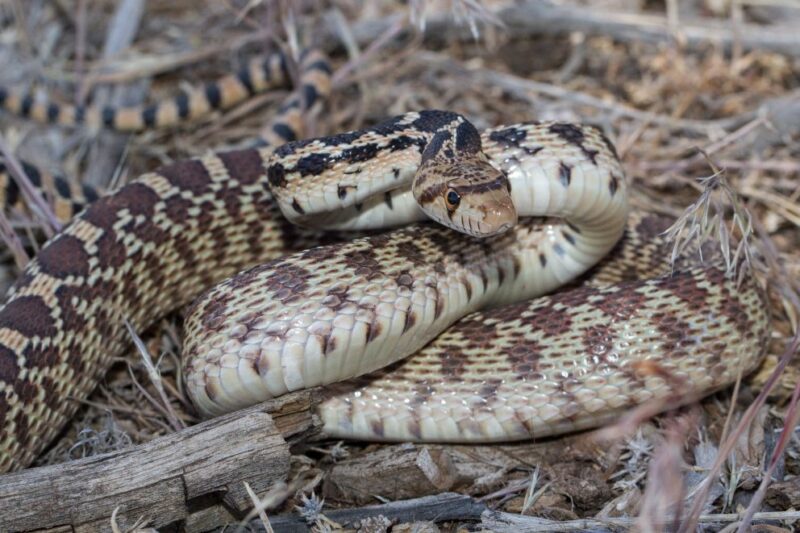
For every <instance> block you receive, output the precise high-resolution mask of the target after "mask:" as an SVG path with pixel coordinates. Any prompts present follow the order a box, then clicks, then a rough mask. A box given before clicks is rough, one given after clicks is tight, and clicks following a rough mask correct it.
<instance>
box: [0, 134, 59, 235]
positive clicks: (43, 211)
mask: <svg viewBox="0 0 800 533" xmlns="http://www.w3.org/2000/svg"><path fill="white" fill-rule="evenodd" d="M0 155H2V156H3V159H4V161H5V164H6V168H7V169H8V171H9V172H10V173H11V176H12V177H13V178H14V180H15V181H16V182H17V185H19V188H20V191H22V196H23V198H25V203H26V205H28V206H30V208H31V210H32V211H33V213H34V214H35V215H37V216H38V218H39V219H40V220H41V221H42V222H43V223H42V231H44V234H45V236H46V237H47V238H48V239H49V238H51V237H52V236H53V235H54V234H55V232H56V231H59V230H60V229H61V223H60V222H59V221H58V219H57V218H56V216H55V215H54V214H53V210H52V209H50V205H49V204H48V203H47V202H46V201H45V200H44V198H42V195H41V194H40V193H39V191H38V189H37V188H36V187H34V186H33V184H32V183H31V180H30V179H29V178H28V175H27V174H26V173H25V171H24V170H23V168H22V165H20V163H19V161H18V160H17V158H16V157H15V156H14V154H12V153H11V150H9V148H8V144H6V141H5V139H3V137H2V136H0Z"/></svg>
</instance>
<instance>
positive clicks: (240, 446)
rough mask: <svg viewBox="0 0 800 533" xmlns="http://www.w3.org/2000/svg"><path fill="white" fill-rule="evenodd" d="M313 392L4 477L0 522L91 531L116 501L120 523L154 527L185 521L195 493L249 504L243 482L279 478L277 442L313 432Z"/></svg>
mask: <svg viewBox="0 0 800 533" xmlns="http://www.w3.org/2000/svg"><path fill="white" fill-rule="evenodd" d="M314 394H315V391H313V390H312V391H303V392H302V393H300V394H289V395H287V396H283V397H281V398H280V399H277V400H272V401H269V402H265V403H262V404H259V405H257V406H254V407H251V408H248V409H244V410H242V411H237V412H236V413H231V414H230V415H225V416H223V417H219V418H215V419H213V420H209V421H206V422H203V423H201V424H198V425H196V426H193V427H191V428H187V429H185V430H183V431H180V432H178V433H173V434H170V435H166V436H164V437H160V438H157V439H154V440H152V441H150V442H148V443H146V444H142V445H139V446H134V447H132V448H128V449H127V450H123V451H120V452H114V453H109V454H104V455H98V456H94V457H90V458H86V459H79V460H76V461H72V462H67V463H63V464H59V465H53V466H47V467H42V468H33V469H29V470H24V471H22V472H17V473H13V474H6V475H4V476H2V482H0V517H2V518H1V519H0V521H1V522H2V523H1V524H0V529H2V530H4V531H7V530H12V531H16V530H28V529H40V528H53V527H63V526H71V527H73V528H77V529H80V528H81V527H83V528H85V529H86V530H94V529H93V528H100V527H102V526H103V525H104V524H107V521H108V519H109V517H110V516H111V513H112V512H113V510H114V509H115V508H117V507H120V509H121V511H120V513H119V516H118V520H119V521H120V524H121V525H124V526H125V527H130V526H131V525H132V524H133V523H134V522H135V521H136V520H138V519H139V518H140V517H141V516H147V517H148V518H150V523H151V525H152V526H153V527H159V526H161V525H165V524H169V523H172V522H175V521H177V520H183V519H185V518H186V517H187V516H188V514H189V509H190V507H194V506H195V505H197V503H196V502H199V500H198V499H199V498H201V497H208V498H210V499H209V500H208V501H206V500H202V505H203V506H209V505H217V504H219V503H221V502H220V498H221V500H222V501H223V502H225V503H226V504H227V505H228V506H230V507H232V508H234V509H238V510H240V511H244V510H245V509H247V508H249V507H250V506H251V503H250V498H249V496H248V495H247V491H246V489H245V487H244V485H243V482H244V481H247V482H248V483H249V484H250V486H251V487H252V489H253V490H254V491H256V492H263V491H266V490H267V489H268V488H269V487H271V486H272V485H273V484H275V483H276V482H279V481H283V480H284V479H285V478H286V476H287V475H288V473H289V459H290V453H289V445H288V444H287V442H286V440H285V439H286V438H290V439H292V440H294V439H298V440H299V439H303V438H305V436H306V435H307V433H308V432H311V431H314V430H315V428H316V426H315V424H316V422H315V421H314V419H313V417H312V415H311V412H310V408H311V406H312V403H313V397H314V396H313V395H314ZM268 413H272V415H270V414H268ZM215 495H216V496H215ZM190 503H192V505H191V506H190Z"/></svg>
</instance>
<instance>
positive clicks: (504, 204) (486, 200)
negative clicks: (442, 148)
mask: <svg viewBox="0 0 800 533" xmlns="http://www.w3.org/2000/svg"><path fill="white" fill-rule="evenodd" d="M412 188H413V193H414V198H415V199H416V200H417V203H418V204H419V205H420V207H421V208H422V210H423V211H424V212H425V214H427V215H428V216H429V217H430V218H432V219H433V220H435V221H436V222H438V223H440V224H442V225H443V226H447V227H448V228H450V229H454V230H456V231H459V232H461V233H466V234H467V235H472V236H473V237H491V236H492V235H498V234H500V233H503V232H505V231H507V230H509V229H511V228H512V227H513V226H514V225H515V224H516V223H517V210H516V209H515V208H514V204H513V202H512V201H511V191H510V185H509V182H508V177H507V176H506V175H505V174H504V173H503V172H501V171H500V170H498V169H496V168H494V167H493V166H492V165H491V164H490V163H489V161H488V160H486V159H485V158H478V159H476V160H473V161H463V160H462V161H459V162H458V163H441V162H439V163H438V164H432V165H425V164H423V165H422V166H421V167H420V169H419V170H418V171H417V175H416V177H415V180H414V184H413V187H412Z"/></svg>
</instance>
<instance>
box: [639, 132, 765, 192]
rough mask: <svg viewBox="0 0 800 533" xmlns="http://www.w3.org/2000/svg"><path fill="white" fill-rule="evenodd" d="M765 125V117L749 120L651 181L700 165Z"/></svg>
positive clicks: (674, 163) (674, 164)
mask: <svg viewBox="0 0 800 533" xmlns="http://www.w3.org/2000/svg"><path fill="white" fill-rule="evenodd" d="M766 123H767V121H766V118H765V117H756V118H754V119H753V120H751V121H750V122H748V123H746V124H744V125H743V126H741V127H740V128H738V129H736V130H734V131H732V132H731V133H729V134H727V135H725V136H724V137H723V138H722V139H720V140H718V141H716V142H713V143H711V144H710V145H708V146H707V147H705V148H703V149H702V150H698V152H697V153H696V154H694V155H693V156H690V157H687V158H685V159H683V160H682V161H675V162H673V164H672V165H671V166H669V167H668V168H667V169H666V170H665V171H664V173H663V174H661V175H659V176H656V177H655V178H653V179H656V180H659V179H663V178H665V177H666V176H667V175H669V174H671V173H674V172H678V171H680V170H686V169H687V168H689V167H691V166H692V165H695V164H697V163H701V162H703V161H706V160H707V159H708V156H710V155H713V154H715V153H717V152H718V151H720V150H722V149H724V148H727V147H729V146H731V145H733V144H735V143H736V142H737V141H739V140H741V139H742V138H743V137H745V136H746V135H747V134H749V133H751V132H753V131H754V130H756V129H757V128H759V127H761V126H763V125H764V124H766Z"/></svg>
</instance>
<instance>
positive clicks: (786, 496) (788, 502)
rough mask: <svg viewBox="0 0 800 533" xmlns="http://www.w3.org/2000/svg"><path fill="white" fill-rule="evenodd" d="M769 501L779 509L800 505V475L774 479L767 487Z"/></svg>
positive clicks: (795, 507) (783, 509) (784, 509)
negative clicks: (780, 479)
mask: <svg viewBox="0 0 800 533" xmlns="http://www.w3.org/2000/svg"><path fill="white" fill-rule="evenodd" d="M766 499H767V503H768V504H770V505H771V506H772V507H774V508H775V509H777V510H779V511H786V510H789V509H797V508H799V507H800V477H795V478H792V479H789V480H787V481H774V482H773V483H772V484H771V485H770V486H769V488H768V489H767V497H766Z"/></svg>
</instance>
